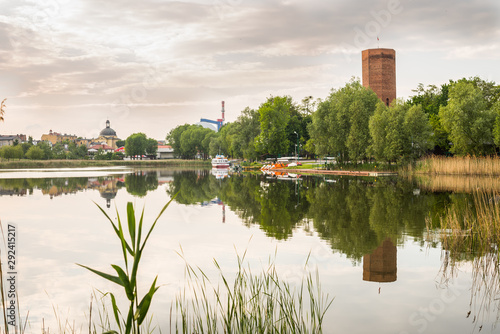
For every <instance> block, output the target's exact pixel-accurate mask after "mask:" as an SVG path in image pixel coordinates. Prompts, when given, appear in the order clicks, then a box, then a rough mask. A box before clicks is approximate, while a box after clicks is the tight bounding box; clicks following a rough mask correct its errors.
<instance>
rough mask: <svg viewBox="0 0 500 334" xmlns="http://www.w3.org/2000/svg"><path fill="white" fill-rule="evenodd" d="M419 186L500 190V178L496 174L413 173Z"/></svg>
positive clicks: (453, 190) (445, 188) (444, 189)
mask: <svg viewBox="0 0 500 334" xmlns="http://www.w3.org/2000/svg"><path fill="white" fill-rule="evenodd" d="M411 178H412V179H413V180H415V181H416V182H417V183H418V185H419V187H420V188H422V189H425V190H428V191H431V192H441V191H451V192H459V193H469V194H471V193H473V192H474V191H477V190H478V189H481V190H483V191H486V192H500V178H498V177H494V176H460V175H423V174H419V175H413V176H411Z"/></svg>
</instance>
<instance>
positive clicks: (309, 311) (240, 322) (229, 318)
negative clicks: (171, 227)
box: [170, 254, 333, 334]
mask: <svg viewBox="0 0 500 334" xmlns="http://www.w3.org/2000/svg"><path fill="white" fill-rule="evenodd" d="M181 256H182V255H181ZM244 259H245V254H244V255H243V256H242V257H240V256H237V263H238V267H237V269H238V270H237V272H236V274H235V277H234V279H230V278H229V276H228V275H226V274H224V273H223V271H222V269H221V267H220V266H219V263H218V262H217V261H216V260H215V259H214V265H215V267H216V269H217V271H218V282H219V283H218V284H217V285H214V284H213V283H212V282H211V280H210V279H209V277H208V276H207V275H206V274H205V272H204V271H203V270H202V269H201V268H199V267H197V268H193V267H192V266H191V265H189V264H188V263H187V262H186V282H187V287H186V288H185V289H184V291H182V293H180V294H179V295H178V297H177V300H176V302H175V304H174V305H172V307H171V310H170V314H171V320H170V324H171V326H170V332H174V333H183V334H191V333H322V332H323V320H324V317H325V315H326V312H327V310H328V309H329V307H330V305H331V303H332V302H333V299H332V298H330V297H329V296H328V295H326V296H325V295H323V293H322V291H321V284H320V280H319V275H318V273H317V272H316V274H315V275H313V274H311V273H308V274H306V275H304V277H303V278H302V282H301V283H300V284H299V285H298V286H293V285H292V284H290V283H288V282H286V281H285V280H283V279H281V278H280V277H279V275H278V272H277V271H276V267H275V265H274V263H273V262H270V263H269V264H268V266H267V268H264V269H263V270H262V271H261V272H260V273H259V274H254V273H252V271H251V270H250V267H246V266H245V262H244ZM306 265H307V263H306Z"/></svg>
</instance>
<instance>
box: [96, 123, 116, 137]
mask: <svg viewBox="0 0 500 334" xmlns="http://www.w3.org/2000/svg"><path fill="white" fill-rule="evenodd" d="M100 135H101V136H115V137H116V131H115V130H113V129H111V128H110V123H109V120H108V121H106V128H104V129H102V131H101V133H100Z"/></svg>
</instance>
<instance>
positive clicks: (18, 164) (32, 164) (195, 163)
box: [0, 159, 211, 169]
mask: <svg viewBox="0 0 500 334" xmlns="http://www.w3.org/2000/svg"><path fill="white" fill-rule="evenodd" d="M112 166H131V167H135V166H137V167H211V163H210V160H181V159H168V160H24V159H22V160H9V161H7V160H2V161H0V169H17V168H76V167H112Z"/></svg>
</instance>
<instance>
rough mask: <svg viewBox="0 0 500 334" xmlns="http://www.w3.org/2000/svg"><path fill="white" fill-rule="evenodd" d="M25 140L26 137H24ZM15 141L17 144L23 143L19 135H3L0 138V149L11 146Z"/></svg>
mask: <svg viewBox="0 0 500 334" xmlns="http://www.w3.org/2000/svg"><path fill="white" fill-rule="evenodd" d="M24 138H26V136H24ZM16 140H17V142H18V143H19V144H21V143H22V142H23V140H22V139H21V137H20V136H19V135H4V136H0V147H2V146H12V145H14V142H15V141H16Z"/></svg>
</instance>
